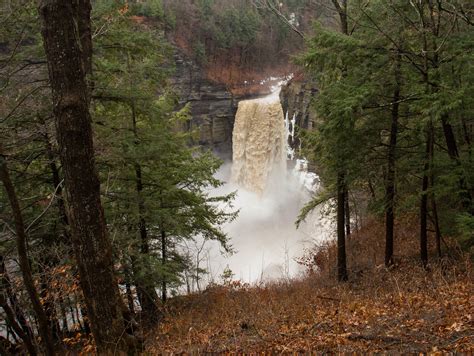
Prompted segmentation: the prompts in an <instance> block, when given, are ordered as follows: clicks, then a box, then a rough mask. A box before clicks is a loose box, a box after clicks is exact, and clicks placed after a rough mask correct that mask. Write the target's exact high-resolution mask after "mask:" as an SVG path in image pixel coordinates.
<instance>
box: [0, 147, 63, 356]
mask: <svg viewBox="0 0 474 356" xmlns="http://www.w3.org/2000/svg"><path fill="white" fill-rule="evenodd" d="M1 150H2V148H1V147H0V180H1V181H2V183H3V185H4V187H5V191H6V192H7V196H8V199H9V201H10V205H11V208H12V213H13V219H14V221H15V230H16V244H17V252H18V261H19V265H20V270H21V273H22V276H23V283H24V284H25V288H26V291H27V292H28V296H29V298H30V301H31V304H32V305H33V310H34V312H35V314H36V318H37V320H38V325H39V333H40V335H41V338H42V339H43V343H44V348H45V353H46V354H47V355H54V342H53V336H52V333H51V328H50V326H49V322H48V318H47V316H46V313H45V311H44V309H43V306H42V305H41V301H40V298H39V295H38V292H37V290H36V287H35V282H34V280H33V274H32V272H31V267H30V261H29V258H28V252H27V246H26V232H25V225H24V223H23V216H22V215H21V208H20V204H19V203H18V199H17V196H16V193H15V188H14V187H13V183H12V181H11V179H10V175H9V173H8V169H7V163H6V159H5V157H4V156H3V155H2V152H1Z"/></svg>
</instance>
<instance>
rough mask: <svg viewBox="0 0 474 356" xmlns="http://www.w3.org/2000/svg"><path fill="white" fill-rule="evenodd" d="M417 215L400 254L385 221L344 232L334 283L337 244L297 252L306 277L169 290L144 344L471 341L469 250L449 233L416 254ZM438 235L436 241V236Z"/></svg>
mask: <svg viewBox="0 0 474 356" xmlns="http://www.w3.org/2000/svg"><path fill="white" fill-rule="evenodd" d="M414 227H416V224H415V221H413V220H411V219H410V218H407V219H406V220H405V221H403V222H400V224H399V226H398V229H397V230H398V234H397V236H396V239H395V241H396V242H395V244H396V251H395V254H396V264H395V266H393V267H392V268H390V269H387V268H385V267H384V266H383V248H384V245H383V232H384V230H383V225H382V224H380V223H377V222H376V221H372V222H370V223H368V224H367V225H366V227H365V228H363V229H362V230H361V231H359V232H357V233H355V234H353V235H352V236H351V238H350V239H349V241H348V267H349V273H350V279H349V281H348V282H346V283H337V282H336V280H335V277H334V274H335V268H334V266H335V252H336V250H335V246H334V244H333V243H329V244H326V245H325V246H319V247H318V249H317V251H313V252H312V253H309V254H308V258H306V259H303V260H302V263H305V264H306V265H307V267H308V271H309V272H308V274H307V276H306V277H304V278H302V279H299V280H292V281H280V282H273V283H270V284H265V285H260V286H249V285H247V284H242V283H240V282H239V281H235V282H232V283H227V284H226V285H222V286H213V287H210V288H208V289H207V290H206V291H204V292H203V293H200V294H195V295H188V296H181V297H178V298H174V299H173V300H170V302H169V303H168V305H167V307H166V311H165V318H164V320H163V322H162V323H161V324H160V326H159V327H158V328H157V329H156V330H153V331H152V332H151V333H150V334H149V336H148V338H147V351H148V352H150V353H159V352H164V353H183V352H184V353H201V352H238V353H242V352H245V353H251V352H252V353H254V352H263V351H265V352H303V351H318V352H366V351H375V352H376V351H390V352H410V353H411V352H441V351H457V352H472V351H474V297H473V296H474V289H473V283H472V282H473V279H472V278H473V274H472V264H471V260H470V259H469V257H468V256H466V255H463V254H462V252H461V251H460V250H459V249H457V248H456V244H455V243H454V242H453V241H451V240H450V239H446V241H445V249H444V257H443V258H437V257H436V258H435V257H434V255H435V251H434V246H431V252H432V256H431V259H430V265H429V266H428V268H427V269H425V268H423V267H422V266H421V264H420V263H419V262H418V258H417V251H418V244H417V242H418V240H417V230H416V228H414ZM433 245H434V244H433Z"/></svg>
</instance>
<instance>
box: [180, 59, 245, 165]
mask: <svg viewBox="0 0 474 356" xmlns="http://www.w3.org/2000/svg"><path fill="white" fill-rule="evenodd" d="M174 60H175V65H176V69H175V74H174V75H173V77H172V78H171V81H172V85H173V87H174V88H175V90H176V92H177V94H178V96H179V102H180V104H181V105H183V106H184V105H185V104H186V103H189V104H190V106H191V114H192V120H191V123H190V127H189V129H190V130H197V131H198V137H197V138H196V141H197V142H196V144H199V145H202V146H204V147H209V148H211V149H212V150H213V151H214V152H215V153H216V154H217V155H218V156H219V157H221V158H224V159H227V158H231V157H232V130H233V127H234V118H235V113H236V111H237V105H238V98H235V97H234V96H233V95H232V93H231V92H230V91H229V90H227V88H226V87H225V85H223V84H219V83H215V82H212V81H210V80H208V79H206V76H205V73H204V71H203V70H202V69H201V68H200V67H199V66H198V65H197V64H196V63H195V62H193V61H192V60H190V59H188V58H187V57H186V56H185V55H184V54H183V53H181V52H180V51H178V50H176V52H175V55H174Z"/></svg>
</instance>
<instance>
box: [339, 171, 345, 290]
mask: <svg viewBox="0 0 474 356" xmlns="http://www.w3.org/2000/svg"><path fill="white" fill-rule="evenodd" d="M344 191H345V184H344V175H343V174H339V175H338V177H337V279H338V280H339V281H347V266H346V235H345V230H344V227H345V226H344V221H345V213H344V207H345V202H344V200H345V199H344V196H345V194H344Z"/></svg>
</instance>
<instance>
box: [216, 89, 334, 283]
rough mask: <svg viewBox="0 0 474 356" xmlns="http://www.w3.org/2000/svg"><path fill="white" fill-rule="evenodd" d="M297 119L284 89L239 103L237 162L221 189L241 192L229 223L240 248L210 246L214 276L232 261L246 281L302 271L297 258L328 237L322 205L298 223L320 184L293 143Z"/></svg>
mask: <svg viewBox="0 0 474 356" xmlns="http://www.w3.org/2000/svg"><path fill="white" fill-rule="evenodd" d="M295 121H296V120H295V117H294V116H293V118H292V119H291V120H289V119H288V115H286V117H285V116H284V115H283V110H282V107H281V104H280V101H279V91H278V90H276V91H275V92H274V93H273V94H272V95H270V96H267V97H265V98H260V99H253V100H246V101H241V102H240V103H239V107H238V111H237V114H236V119H235V124H234V131H233V162H232V163H229V164H226V165H224V167H223V168H222V169H221V170H220V172H219V173H218V178H220V179H221V180H224V181H226V182H228V183H227V184H226V185H225V186H223V187H222V188H221V189H220V190H219V191H217V192H216V194H222V193H229V192H231V191H237V198H236V201H235V203H234V207H235V208H237V209H240V214H239V216H238V218H237V219H236V220H235V221H233V222H232V223H230V224H228V225H227V226H226V227H225V231H226V232H227V234H228V236H229V237H230V238H231V244H232V246H233V247H234V249H235V250H236V253H235V254H234V255H232V256H222V255H221V254H220V252H219V248H218V246H217V245H213V247H212V248H211V249H209V254H208V258H207V260H208V261H210V263H209V265H208V269H209V270H210V271H209V272H210V278H209V279H210V280H216V279H218V276H219V275H220V274H221V273H222V271H223V270H224V269H225V268H226V266H228V267H229V268H230V269H231V270H232V272H233V273H234V275H235V276H234V278H236V279H240V280H243V281H246V282H257V281H262V280H264V281H266V280H271V279H279V278H289V277H294V276H297V274H298V272H299V271H300V270H301V268H300V267H299V266H298V264H297V263H296V261H295V258H297V257H300V256H301V255H302V254H303V251H304V249H305V247H308V246H309V245H312V244H313V243H314V242H317V241H321V240H325V239H327V238H328V236H329V234H330V231H331V226H330V225H331V220H330V219H328V218H325V217H324V216H323V214H322V213H321V209H320V208H317V209H316V210H315V211H314V212H313V213H312V215H311V216H310V217H309V218H308V221H307V223H304V224H302V225H301V226H300V228H299V229H298V230H297V229H296V227H295V221H296V218H297V216H298V214H299V211H300V209H301V208H302V207H303V205H304V204H305V203H306V202H307V201H308V200H309V199H310V197H311V194H313V193H314V192H315V191H316V190H317V189H318V188H319V179H318V177H317V175H316V174H314V173H309V172H308V171H307V163H306V161H305V160H301V159H299V160H295V159H294V158H295V152H294V151H293V150H292V149H291V148H290V147H289V145H288V142H289V141H293V139H294V132H295V131H294V130H295ZM287 162H291V165H287ZM287 166H292V167H293V168H291V169H289V168H288V167H287Z"/></svg>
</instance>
